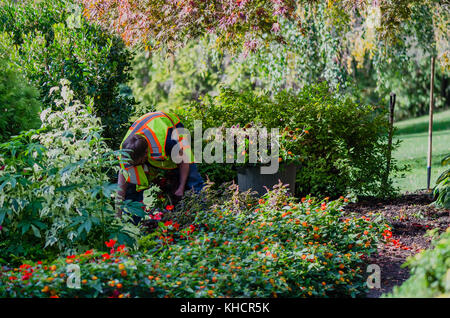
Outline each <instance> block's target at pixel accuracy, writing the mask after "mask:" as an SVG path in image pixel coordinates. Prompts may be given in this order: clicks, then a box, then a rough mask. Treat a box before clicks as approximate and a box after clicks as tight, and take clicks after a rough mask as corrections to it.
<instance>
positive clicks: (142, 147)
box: [122, 135, 148, 162]
mask: <svg viewBox="0 0 450 318" xmlns="http://www.w3.org/2000/svg"><path fill="white" fill-rule="evenodd" d="M147 147H148V145H147V141H146V140H145V139H144V138H143V137H141V136H139V135H132V136H129V137H128V138H127V139H126V140H125V141H124V142H123V144H122V149H123V150H130V151H129V152H128V153H129V154H130V157H131V159H132V160H133V162H136V161H137V160H138V159H140V158H142V156H144V155H145V153H146V150H147Z"/></svg>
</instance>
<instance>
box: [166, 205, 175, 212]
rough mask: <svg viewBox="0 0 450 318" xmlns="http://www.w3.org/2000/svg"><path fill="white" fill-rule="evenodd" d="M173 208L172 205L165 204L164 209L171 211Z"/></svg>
mask: <svg viewBox="0 0 450 318" xmlns="http://www.w3.org/2000/svg"><path fill="white" fill-rule="evenodd" d="M173 208H174V206H173V205H166V210H167V211H172V210H173Z"/></svg>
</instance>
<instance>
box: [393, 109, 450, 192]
mask: <svg viewBox="0 0 450 318" xmlns="http://www.w3.org/2000/svg"><path fill="white" fill-rule="evenodd" d="M395 126H396V127H397V131H396V135H395V138H397V139H400V140H402V143H401V145H400V147H399V149H398V150H397V151H396V152H395V153H394V154H393V157H394V158H395V159H397V160H398V162H399V163H400V165H403V164H409V165H410V166H411V171H409V172H408V173H407V174H406V177H405V178H397V179H396V180H395V185H396V186H398V187H400V190H401V192H405V191H409V192H411V191H415V190H419V189H425V188H426V187H427V151H428V116H422V117H418V118H414V119H408V120H404V121H400V122H398V123H397V124H395ZM449 152H450V110H446V111H443V112H440V113H437V114H434V123H433V149H432V155H433V157H432V158H433V160H432V168H431V187H433V186H434V185H435V181H436V179H437V177H438V176H439V174H440V173H441V172H442V171H443V170H444V167H441V165H440V163H441V159H442V158H443V157H444V155H446V154H448V153H449Z"/></svg>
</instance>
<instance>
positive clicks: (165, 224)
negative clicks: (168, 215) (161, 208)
mask: <svg viewBox="0 0 450 318" xmlns="http://www.w3.org/2000/svg"><path fill="white" fill-rule="evenodd" d="M169 225H172V220H170V221H167V222H166V223H164V226H169Z"/></svg>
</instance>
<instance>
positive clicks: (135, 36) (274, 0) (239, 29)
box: [81, 0, 297, 51]
mask: <svg viewBox="0 0 450 318" xmlns="http://www.w3.org/2000/svg"><path fill="white" fill-rule="evenodd" d="M81 2H82V4H83V6H84V11H83V12H84V16H85V17H86V18H87V19H88V20H90V21H92V22H95V23H98V24H100V25H101V26H102V27H104V28H106V29H108V30H110V31H112V32H115V33H117V34H118V35H120V36H121V37H122V39H123V40H124V42H125V43H126V44H127V45H129V46H134V45H138V44H139V45H144V46H145V48H146V49H148V50H154V49H158V48H160V47H163V46H166V47H168V48H169V49H175V48H177V47H180V46H182V45H183V43H185V40H186V39H189V38H195V37H199V36H202V35H204V34H207V33H214V34H215V35H216V36H217V37H218V39H217V44H218V45H219V46H223V47H227V46H236V47H239V46H241V47H243V48H244V51H253V50H256V49H257V48H258V47H259V44H260V41H258V39H260V37H261V35H262V34H268V35H269V37H270V36H271V35H273V36H274V38H279V35H277V36H275V33H279V31H280V20H281V19H290V20H295V19H296V18H297V17H296V16H295V14H294V12H295V8H296V1H293V0H263V1H261V0H259V1H256V0H211V1H205V0H164V1H163V0H156V1H148V0H81Z"/></svg>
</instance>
